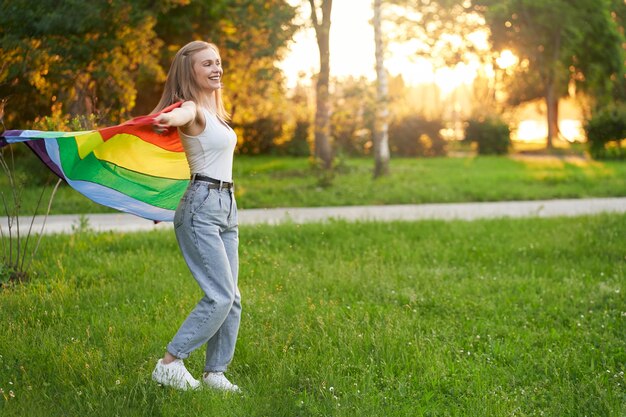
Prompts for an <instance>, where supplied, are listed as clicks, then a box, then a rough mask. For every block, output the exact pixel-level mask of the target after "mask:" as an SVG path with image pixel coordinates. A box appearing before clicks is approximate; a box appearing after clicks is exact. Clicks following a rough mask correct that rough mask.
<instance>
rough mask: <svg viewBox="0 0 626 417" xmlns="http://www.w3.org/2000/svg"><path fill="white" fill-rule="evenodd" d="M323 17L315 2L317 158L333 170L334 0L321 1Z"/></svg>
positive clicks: (313, 2)
mask: <svg viewBox="0 0 626 417" xmlns="http://www.w3.org/2000/svg"><path fill="white" fill-rule="evenodd" d="M321 1H322V4H321V6H320V9H321V16H318V14H319V11H318V7H317V6H316V4H315V0H309V3H310V5H311V21H312V22H313V27H314V28H315V36H316V38H317V45H318V48H319V53H320V72H319V74H318V75H317V86H316V109H315V156H316V157H317V158H319V159H320V160H321V162H322V166H323V168H324V169H327V170H329V169H331V168H332V164H333V156H332V151H331V148H330V108H329V93H328V84H329V80H330V14H331V11H332V7H333V1H332V0H321Z"/></svg>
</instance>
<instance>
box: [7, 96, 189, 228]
mask: <svg viewBox="0 0 626 417" xmlns="http://www.w3.org/2000/svg"><path fill="white" fill-rule="evenodd" d="M180 105H181V103H176V104H174V105H172V106H170V107H168V108H167V109H165V110H163V111H164V112H166V111H169V110H171V109H173V108H176V107H178V106H180ZM157 115H158V113H157V114H153V115H149V116H141V117H137V118H134V119H132V120H129V121H127V122H126V123H123V124H121V125H118V126H112V127H106V128H104V129H98V130H91V131H84V132H44V131H39V130H7V131H5V132H4V133H3V134H2V136H0V148H1V147H2V146H5V145H7V144H11V143H18V142H24V143H25V144H26V145H28V147H29V148H30V149H32V150H33V152H35V154H36V155H37V156H38V157H39V158H40V159H41V161H42V162H43V163H44V164H46V166H48V168H50V169H51V170H52V171H53V172H54V173H55V174H56V175H58V176H59V177H60V178H62V179H63V180H65V181H66V182H67V183H68V184H69V185H70V186H71V187H72V188H74V189H75V190H77V191H78V192H80V193H81V194H83V195H85V196H86V197H87V198H89V199H91V200H93V201H95V202H96V203H99V204H102V205H104V206H107V207H112V208H114V209H116V210H120V211H123V212H127V213H131V214H135V215H137V216H140V217H143V218H146V219H150V220H154V221H172V220H173V218H174V211H175V210H176V206H177V205H178V202H179V201H180V199H181V197H182V196H183V193H184V192H185V189H186V188H187V185H188V184H189V176H190V173H189V165H188V164H187V159H186V157H185V152H184V150H183V146H182V143H181V141H180V138H179V136H178V132H177V131H176V129H170V130H169V132H167V133H164V134H161V135H159V134H157V133H155V132H154V131H153V130H152V122H153V121H154V118H155V117H156V116H157Z"/></svg>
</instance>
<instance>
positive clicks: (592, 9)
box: [473, 0, 625, 147]
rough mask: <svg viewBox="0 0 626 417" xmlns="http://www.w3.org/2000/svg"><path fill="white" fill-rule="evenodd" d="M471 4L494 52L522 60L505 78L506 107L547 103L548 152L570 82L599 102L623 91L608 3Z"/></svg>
mask: <svg viewBox="0 0 626 417" xmlns="http://www.w3.org/2000/svg"><path fill="white" fill-rule="evenodd" d="M473 3H474V6H473V8H474V10H476V11H479V12H481V13H483V15H484V16H485V18H486V21H487V24H488V25H489V28H490V39H491V42H492V43H493V47H494V49H495V50H498V51H501V50H504V49H510V50H511V51H513V52H514V53H515V54H516V55H517V56H518V57H519V59H520V64H519V65H518V66H517V67H515V68H514V69H512V70H511V71H512V72H513V74H512V77H509V78H508V82H509V87H511V88H509V89H508V93H509V94H508V97H509V102H510V103H511V104H518V103H521V102H525V101H530V100H533V99H535V98H539V97H541V98H543V99H544V100H545V101H546V106H547V110H548V111H547V117H548V146H549V147H551V145H552V139H553V137H556V135H557V134H558V100H559V98H561V97H563V96H565V95H567V94H568V86H569V85H570V83H571V82H574V83H575V84H576V86H577V88H578V89H579V90H585V91H587V92H588V93H589V94H590V95H591V96H592V97H595V98H596V99H597V100H599V101H600V102H606V99H607V97H608V92H610V91H612V90H614V87H615V86H617V85H621V86H623V85H624V80H623V75H624V49H623V46H622V45H623V42H624V40H625V39H624V34H623V33H620V29H619V25H618V23H617V21H616V19H614V18H613V16H612V11H613V9H614V7H615V5H614V4H612V2H611V1H610V0H599V1H598V0H575V1H566V0H550V1H544V0H531V1H521V0H507V1H501V0H474V1H473ZM623 8H624V7H623V6H622V9H623Z"/></svg>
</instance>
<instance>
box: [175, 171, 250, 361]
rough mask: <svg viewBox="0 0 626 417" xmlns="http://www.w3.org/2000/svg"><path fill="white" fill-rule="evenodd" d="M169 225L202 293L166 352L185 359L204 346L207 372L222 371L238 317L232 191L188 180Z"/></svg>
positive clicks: (236, 235) (236, 237) (234, 338)
mask: <svg viewBox="0 0 626 417" xmlns="http://www.w3.org/2000/svg"><path fill="white" fill-rule="evenodd" d="M174 230H175V232H176V239H177V240H178V245H179V246H180V249H181V251H182V253H183V257H184V258H185V261H186V262H187V266H189V270H190V271H191V273H192V275H193V277H194V278H195V279H196V281H197V282H198V285H200V288H201V289H202V291H203V292H204V297H202V299H201V300H200V302H198V304H197V305H196V307H195V308H194V309H193V310H192V312H191V313H190V314H189V316H188V317H187V318H186V319H185V321H184V322H183V324H182V325H181V326H180V329H179V330H178V332H177V333H176V335H175V336H174V339H172V341H171V342H170V343H169V344H168V346H167V351H168V352H169V353H171V354H172V355H174V356H176V357H178V358H181V359H185V358H187V357H189V354H190V353H191V352H192V351H193V350H195V349H197V348H198V347H200V346H202V345H203V344H204V343H206V344H207V347H206V362H205V368H204V370H205V371H207V372H224V371H225V370H226V368H227V366H228V364H229V363H230V361H231V360H232V358H233V355H234V352H235V343H236V341H237V333H238V331H239V322H240V319H241V295H240V293H239V289H238V287H237V274H238V269H239V265H238V264H239V259H238V256H239V255H238V246H239V230H238V226H237V204H236V202H235V198H234V194H233V190H232V188H231V189H209V188H208V183H206V182H201V181H196V182H191V183H190V185H189V187H188V188H187V191H186V192H185V195H184V196H183V198H182V199H181V201H180V204H179V205H178V208H177V209H176V214H175V216H174Z"/></svg>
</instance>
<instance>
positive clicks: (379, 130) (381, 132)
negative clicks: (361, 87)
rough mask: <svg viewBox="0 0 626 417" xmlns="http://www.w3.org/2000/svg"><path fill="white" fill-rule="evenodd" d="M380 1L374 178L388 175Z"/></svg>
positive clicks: (377, 3)
mask: <svg viewBox="0 0 626 417" xmlns="http://www.w3.org/2000/svg"><path fill="white" fill-rule="evenodd" d="M381 3H382V1H381V0H374V41H375V42H376V80H377V83H376V94H377V103H376V120H375V123H374V160H375V164H374V178H377V177H380V176H383V175H387V174H389V135H388V118H389V109H388V107H387V97H388V84H387V73H386V72H385V50H384V44H383V34H382V18H381V8H382V6H381Z"/></svg>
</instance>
